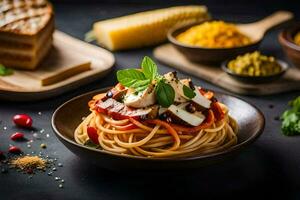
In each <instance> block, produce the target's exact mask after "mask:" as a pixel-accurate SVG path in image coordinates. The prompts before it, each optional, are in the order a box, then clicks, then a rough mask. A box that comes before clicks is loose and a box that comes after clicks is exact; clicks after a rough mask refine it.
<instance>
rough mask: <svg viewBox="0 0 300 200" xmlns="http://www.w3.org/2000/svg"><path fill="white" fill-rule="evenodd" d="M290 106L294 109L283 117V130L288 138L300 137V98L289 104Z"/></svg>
mask: <svg viewBox="0 0 300 200" xmlns="http://www.w3.org/2000/svg"><path fill="white" fill-rule="evenodd" d="M289 105H290V106H291V107H292V108H291V109H289V110H286V111H285V112H284V113H283V114H282V116H281V120H282V125H281V130H282V132H283V134H284V135H287V136H292V135H300V96H298V97H297V98H296V99H294V100H293V101H291V102H289Z"/></svg>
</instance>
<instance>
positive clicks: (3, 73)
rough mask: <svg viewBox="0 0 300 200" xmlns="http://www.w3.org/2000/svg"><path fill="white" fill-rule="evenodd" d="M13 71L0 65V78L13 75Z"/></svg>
mask: <svg viewBox="0 0 300 200" xmlns="http://www.w3.org/2000/svg"><path fill="white" fill-rule="evenodd" d="M13 73H14V71H13V70H12V69H10V68H7V67H5V66H4V65H2V64H0V76H7V75H11V74H13Z"/></svg>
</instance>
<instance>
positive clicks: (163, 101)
mask: <svg viewBox="0 0 300 200" xmlns="http://www.w3.org/2000/svg"><path fill="white" fill-rule="evenodd" d="M141 67H142V70H138V69H124V70H119V71H118V72H117V79H118V81H119V82H120V83H121V84H122V85H124V86H126V87H130V88H134V89H135V90H136V92H137V93H139V92H142V91H144V90H146V89H147V88H148V86H149V85H150V84H151V83H152V82H153V81H155V82H156V88H155V95H156V99H157V101H158V103H159V104H160V105H161V106H163V107H169V106H170V105H172V104H173V103H174V99H175V91H174V89H173V87H172V86H171V85H170V84H168V83H166V81H165V79H164V77H163V76H161V75H159V74H158V73H157V65H156V64H155V63H154V61H153V60H152V59H151V58H149V57H148V56H145V57H144V59H143V61H142V64H141ZM183 92H184V95H185V96H187V97H188V98H190V99H192V98H193V97H195V95H196V94H195V92H194V91H193V90H192V89H191V88H189V87H188V86H185V85H184V86H183Z"/></svg>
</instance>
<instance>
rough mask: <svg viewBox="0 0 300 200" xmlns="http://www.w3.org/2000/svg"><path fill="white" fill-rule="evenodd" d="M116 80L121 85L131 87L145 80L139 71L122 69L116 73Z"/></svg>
mask: <svg viewBox="0 0 300 200" xmlns="http://www.w3.org/2000/svg"><path fill="white" fill-rule="evenodd" d="M117 79H118V81H119V83H121V84H122V85H124V86H126V87H131V85H133V84H134V83H135V82H137V81H139V80H146V77H145V75H144V74H143V73H142V72H141V71H138V70H136V69H124V70H119V71H117Z"/></svg>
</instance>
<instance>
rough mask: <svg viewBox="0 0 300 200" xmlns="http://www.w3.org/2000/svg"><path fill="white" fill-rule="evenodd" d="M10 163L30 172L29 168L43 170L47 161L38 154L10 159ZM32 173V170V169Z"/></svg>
mask: <svg viewBox="0 0 300 200" xmlns="http://www.w3.org/2000/svg"><path fill="white" fill-rule="evenodd" d="M10 164H11V165H12V166H13V167H15V168H19V169H21V170H24V171H26V172H27V173H28V172H31V170H34V169H38V170H43V169H45V168H46V164H47V161H46V160H44V159H42V158H40V157H39V156H23V157H19V158H15V159H13V160H11V161H10ZM32 173H33V171H32Z"/></svg>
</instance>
